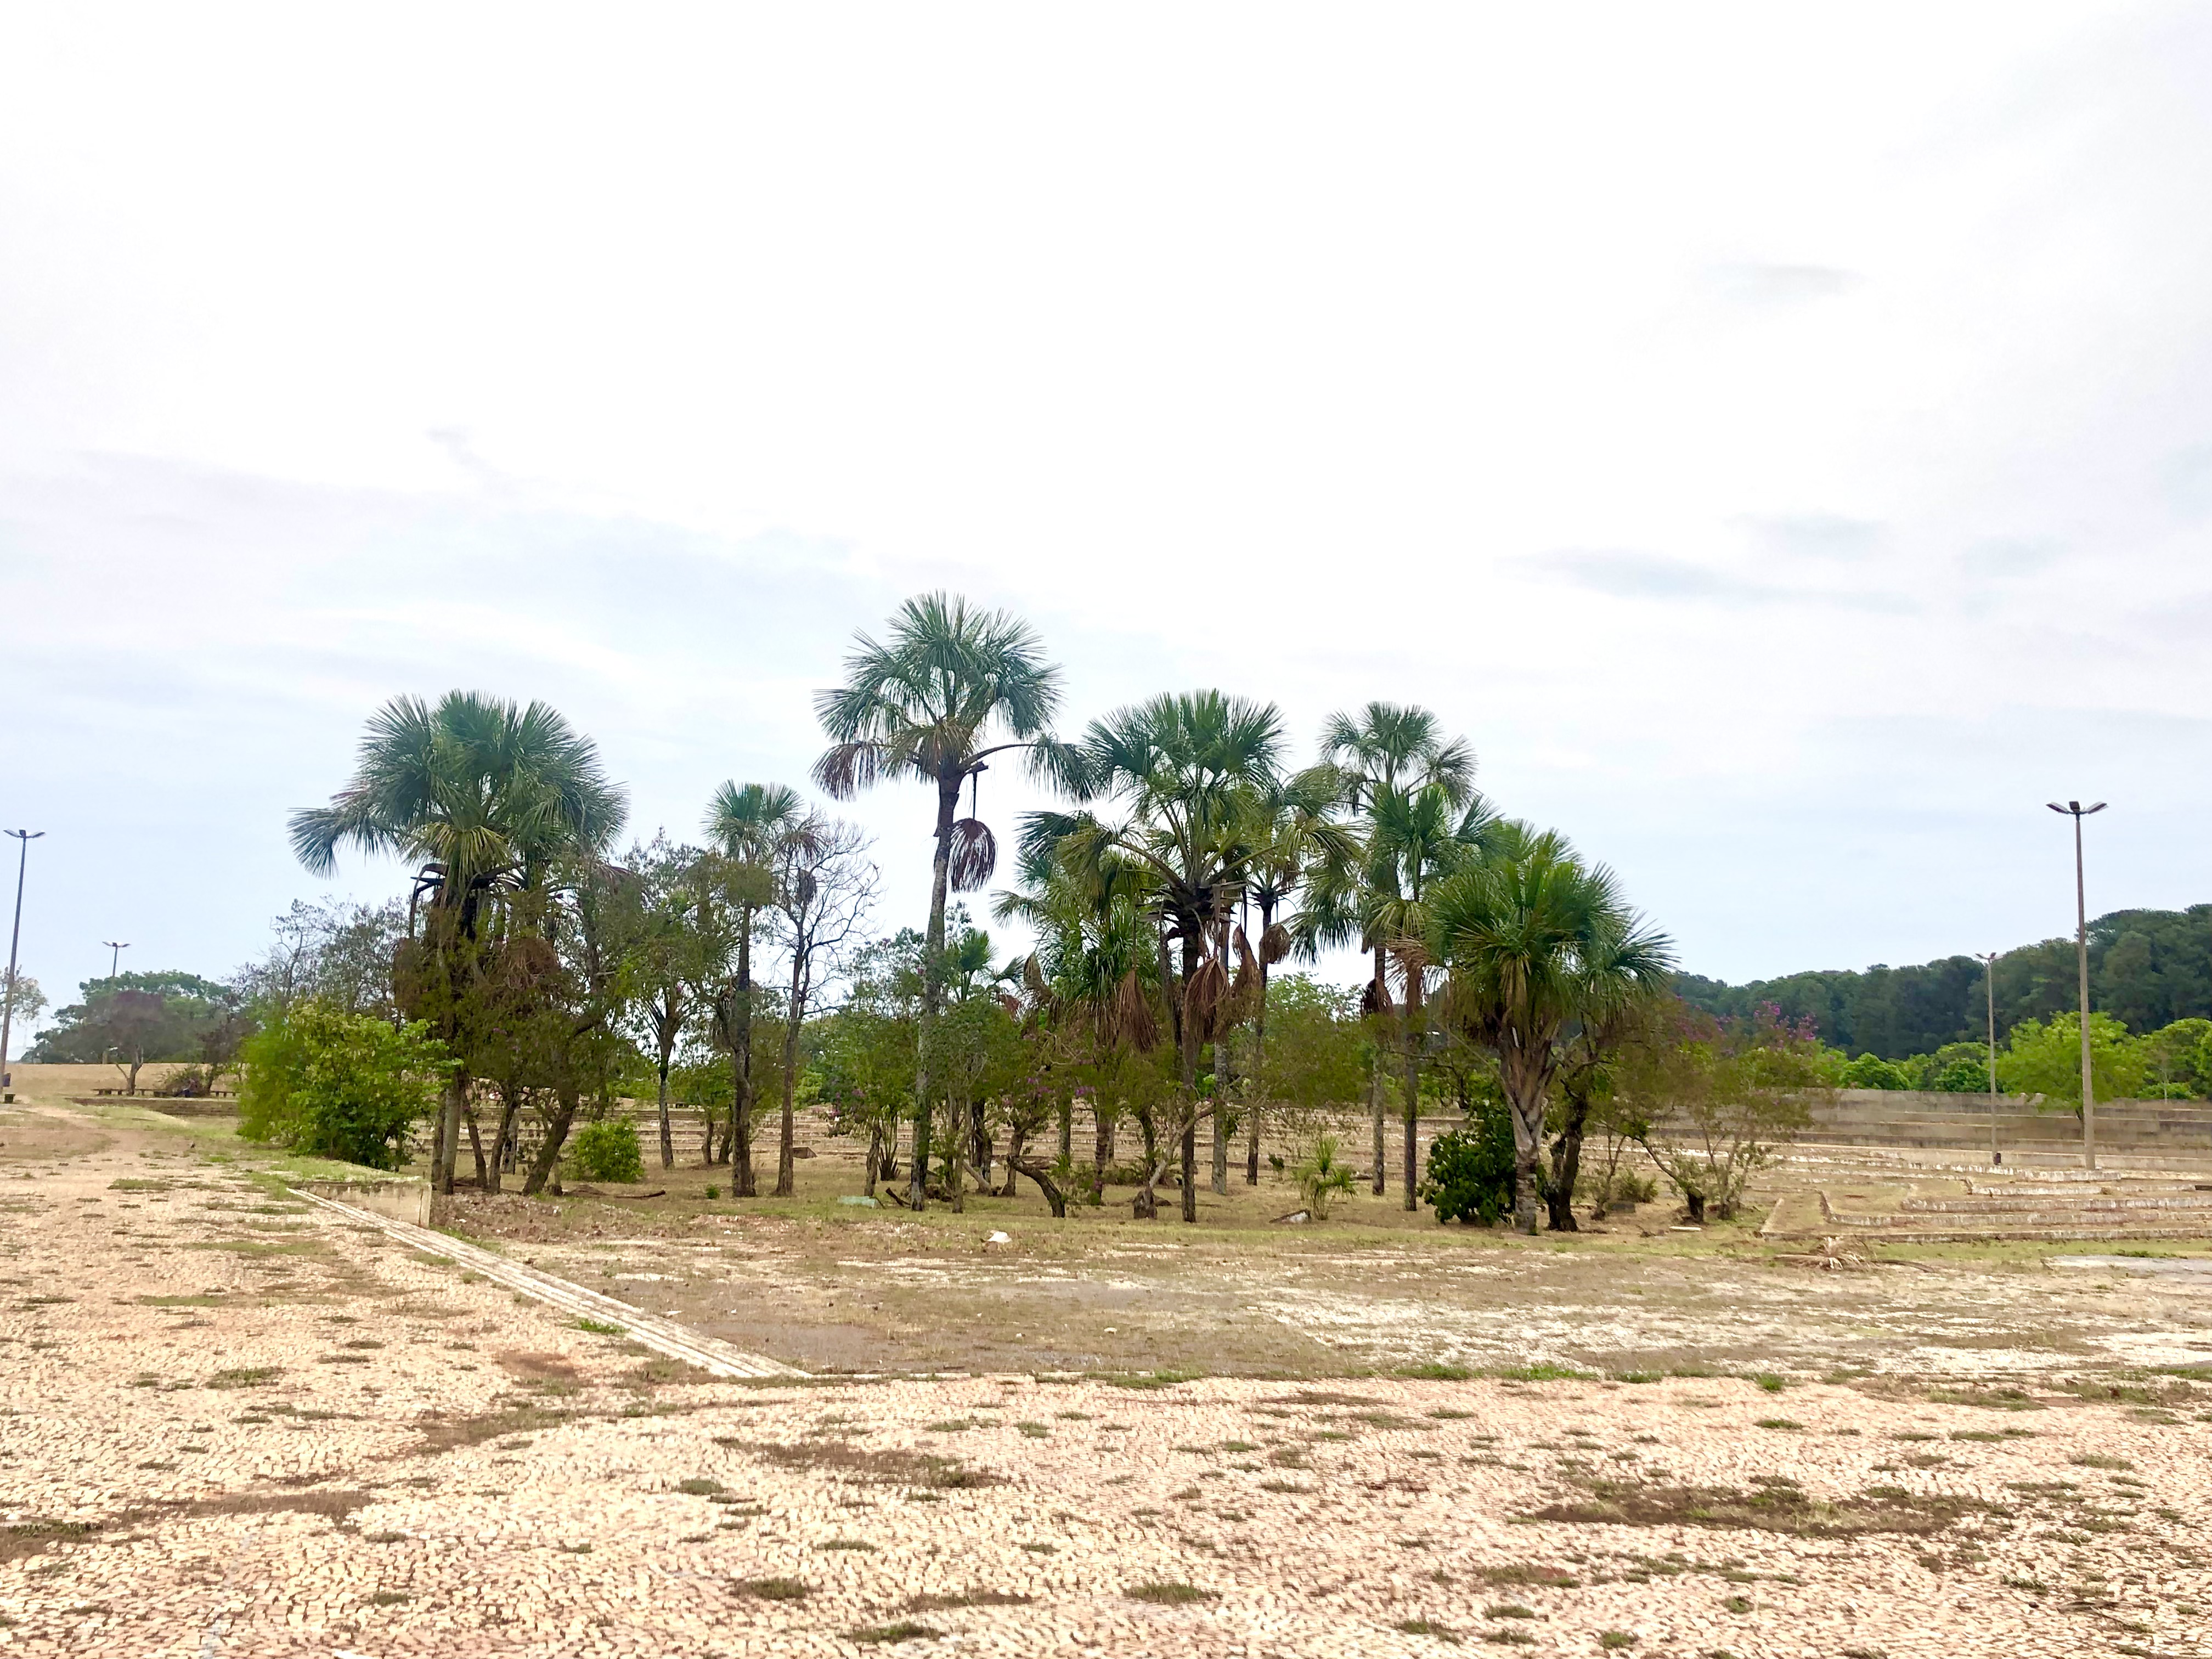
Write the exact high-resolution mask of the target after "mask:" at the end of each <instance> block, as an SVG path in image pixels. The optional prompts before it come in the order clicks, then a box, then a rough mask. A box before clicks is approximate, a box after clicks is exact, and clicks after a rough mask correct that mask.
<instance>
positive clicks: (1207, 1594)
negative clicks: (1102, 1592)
mask: <svg viewBox="0 0 2212 1659" xmlns="http://www.w3.org/2000/svg"><path fill="white" fill-rule="evenodd" d="M1121 1593H1122V1594H1123V1595H1126V1596H1127V1597H1128V1598H1129V1599H1130V1600H1131V1601H1150V1602H1151V1603H1152V1605H1153V1606H1155V1607H1188V1606H1189V1604H1190V1603H1192V1602H1193V1601H1212V1599H1213V1592H1212V1590H1205V1589H1199V1587H1198V1586H1197V1585H1195V1584H1184V1583H1175V1582H1171V1581H1167V1580H1162V1581H1158V1582H1156V1583H1146V1584H1132V1585H1130V1586H1129V1588H1128V1589H1126V1590H1124V1591H1122V1592H1121Z"/></svg>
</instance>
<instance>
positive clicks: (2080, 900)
mask: <svg viewBox="0 0 2212 1659" xmlns="http://www.w3.org/2000/svg"><path fill="white" fill-rule="evenodd" d="M2045 805H2047V806H2049V807H2050V808H2051V811H2054V812H2057V813H2060V814H2063V816H2065V817H2070V818H2072V819H2073V820H2074V954H2075V960H2076V963H2077V965H2078V966H2079V967H2080V969H2081V1167H2082V1168H2083V1169H2085V1170H2093V1169H2095V1168H2096V1167H2097V1091H2096V1088H2095V1086H2094V1085H2093V1084H2092V1083H2091V1082H2090V1080H2089V902H2088V896H2087V895H2088V889H2087V887H2086V886H2085V885H2084V884H2083V882H2082V878H2081V820H2082V819H2083V818H2086V817H2088V816H2089V814H2090V813H2092V812H2101V811H2104V810H2105V803H2104V802H2103V801H2099V802H2097V803H2096V804H2095V805H2093V806H2084V805H2081V802H2080V801H2078V800H2069V801H2068V802H2067V803H2066V805H2063V806H2061V805H2059V804H2058V803H2057V801H2055V800H2054V801H2046V802H2045Z"/></svg>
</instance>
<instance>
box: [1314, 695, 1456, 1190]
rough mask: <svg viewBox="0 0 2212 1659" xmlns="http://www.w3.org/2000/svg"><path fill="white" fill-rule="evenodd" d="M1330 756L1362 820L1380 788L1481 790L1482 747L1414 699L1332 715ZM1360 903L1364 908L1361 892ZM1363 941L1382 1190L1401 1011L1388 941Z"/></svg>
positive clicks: (1448, 793)
mask: <svg viewBox="0 0 2212 1659" xmlns="http://www.w3.org/2000/svg"><path fill="white" fill-rule="evenodd" d="M1322 764H1323V765H1325V766H1327V767H1329V768H1331V769H1333V770H1334V773H1335V775H1336V778H1337V782H1338V790H1339V793H1340V797H1341V799H1342V801H1343V804H1344V805H1345V808H1346V811H1349V812H1351V814H1352V817H1354V819H1355V820H1358V819H1364V818H1365V817H1367V816H1368V815H1369V814H1370V811H1371V810H1372V808H1373V805H1374V803H1375V799H1376V795H1377V794H1378V793H1380V792H1381V791H1383V790H1385V789H1397V790H1411V789H1419V788H1424V787H1429V786H1431V785H1433V786H1435V787H1437V788H1440V789H1442V790H1443V792H1444V794H1445V798H1446V799H1448V800H1449V802H1450V804H1451V805H1454V806H1455V807H1458V806H1464V805H1467V804H1468V801H1469V800H1470V799H1472V798H1473V796H1474V750H1471V749H1469V748H1468V746H1467V743H1466V740H1465V739H1464V738H1446V737H1445V736H1444V735H1443V729H1442V728H1441V727H1440V726H1439V725H1438V724H1437V717H1436V716H1435V715H1434V714H1431V713H1430V712H1429V711H1428V710H1427V709H1425V708H1419V707H1418V706H1417V705H1414V704H1410V703H1395V702H1370V703H1369V704H1368V705H1367V706H1366V707H1365V708H1362V709H1360V710H1358V712H1357V713H1356V714H1352V713H1345V714H1333V715H1331V716H1330V717H1329V719H1328V724H1327V725H1325V726H1323V727H1322ZM1352 908H1361V907H1360V906H1359V905H1358V902H1357V900H1356V899H1355V900H1354V901H1353V902H1352ZM1360 948H1361V949H1362V950H1364V951H1371V952H1372V953H1373V954H1374V957H1375V967H1374V972H1373V975H1372V976H1371V977H1370V979H1369V981H1368V986H1367V992H1366V994H1365V996H1364V998H1363V999H1362V1004H1361V1006H1362V1008H1363V1011H1364V1012H1365V1013H1366V1014H1367V1015H1368V1016H1369V1017H1370V1018H1371V1019H1372V1020H1373V1021H1374V1023H1375V1026H1376V1066H1375V1070H1374V1072H1373V1073H1372V1074H1371V1076H1370V1084H1369V1106H1370V1110H1371V1113H1372V1115H1373V1119H1374V1127H1375V1182H1374V1187H1375V1193H1376V1196H1377V1197H1380V1196H1381V1195H1382V1194H1383V1191H1384V1190H1385V1188H1387V1186H1388V1184H1389V1182H1388V1179H1387V1177H1386V1176H1385V1175H1384V1173H1383V1171H1384V1169H1385V1166H1386V1165H1387V1164H1388V1162H1389V1160H1388V1159H1387V1158H1385V1157H1384V1155H1383V1065H1382V1050H1383V1043H1382V1028H1383V1025H1384V1024H1385V1023H1386V1022H1387V1021H1388V1020H1389V1018H1390V1016H1391V1014H1392V1012H1393V1010H1392V1008H1391V1006H1390V986H1389V976H1388V974H1389V952H1388V950H1387V948H1386V946H1385V945H1384V944H1383V941H1382V940H1380V939H1375V938H1373V937H1371V936H1368V935H1365V934H1363V935H1362V937H1361V939H1360Z"/></svg>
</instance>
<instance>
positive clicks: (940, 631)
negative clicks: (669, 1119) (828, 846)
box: [814, 593, 1067, 1209]
mask: <svg viewBox="0 0 2212 1659" xmlns="http://www.w3.org/2000/svg"><path fill="white" fill-rule="evenodd" d="M888 635H889V637H888V638H887V639H886V640H885V641H882V642H880V643H879V642H878V641H875V640H873V639H871V638H870V637H869V636H868V635H866V634H862V635H859V636H858V638H857V640H856V641H855V646H854V651H853V653H852V654H851V655H850V656H848V658H847V659H845V670H846V680H845V684H843V685H842V686H837V687H836V688H834V689H832V690H825V691H823V692H820V693H818V694H817V696H816V697H815V700H814V708H815V713H816V714H817V716H818V717H819V719H820V720H821V722H822V728H823V732H825V733H826V734H827V735H828V736H829V741H830V747H829V750H827V751H826V752H824V753H823V757H822V758H821V759H820V760H819V761H817V763H815V768H814V779H815V781H816V782H817V784H818V785H820V786H821V787H822V789H823V791H824V792H825V793H828V794H829V796H830V797H831V798H832V799H836V800H846V799H850V798H851V797H852V796H853V795H854V794H855V793H858V792H859V791H860V790H862V789H865V788H867V787H870V786H872V785H873V784H874V783H876V782H877V781H879V780H881V779H884V778H917V779H920V780H921V781H925V782H927V783H928V784H929V785H931V786H932V787H933V788H934V789H935V790H936V792H937V829H936V845H935V850H934V852H933V854H932V855H931V860H930V883H929V927H928V930H927V933H926V934H925V936H924V943H923V952H922V963H923V980H922V998H921V1030H920V1041H921V1057H920V1060H919V1061H918V1063H917V1065H916V1068H915V1149H916V1152H915V1158H914V1164H913V1180H912V1186H911V1189H910V1191H909V1193H908V1202H909V1203H911V1204H912V1205H913V1206H915V1208H917V1209H919V1208H920V1207H921V1206H922V1204H923V1203H924V1202H925V1201H926V1197H927V1195H926V1194H925V1193H924V1190H923V1186H924V1182H925V1180H926V1178H927V1162H928V1160H927V1152H926V1149H927V1146H928V1142H929V1114H930V1106H931V1099H932V1093H931V1091H932V1090H933V1088H935V1087H939V1086H941V1081H940V1079H938V1078H937V1076H936V1074H935V1072H934V1069H933V1067H934V1062H933V1059H932V1056H931V1047H932V1043H933V1040H934V1036H935V1031H936V1025H937V1019H938V1015H939V1010H940V1009H941V1008H942V1006H943V1004H944V985H943V981H942V980H941V978H940V977H939V975H940V973H941V971H942V965H943V957H944V951H945V903H946V897H947V895H948V894H950V893H956V892H972V891H974V890H975V889H977V888H980V887H981V886H982V885H983V884H985V883H987V881H989V880H990V878H991V875H992V872H993V871H994V869H996V868H997V866H998V843H997V842H996V841H995V840H994V837H993V836H992V834H991V831H990V829H989V827H988V826H987V825H986V824H985V823H983V821H982V819H981V817H977V816H975V810H976V809H975V806H974V805H972V804H971V807H970V811H969V816H968V817H964V818H963V817H960V816H959V809H960V792H961V789H962V788H963V787H969V788H970V789H971V790H972V791H974V792H975V794H976V795H978V796H980V793H981V792H980V784H979V782H978V781H979V780H980V778H981V774H982V773H983V772H984V771H985V770H986V769H987V766H988V763H989V761H990V759H991V757H993V756H994V755H999V754H1002V753H1005V752H1007V751H1009V750H1022V751H1024V752H1026V753H1027V754H1028V755H1029V757H1030V762H1031V766H1032V769H1034V770H1036V771H1038V772H1040V773H1041V774H1042V775H1050V776H1059V775H1064V774H1065V771H1066V762H1067V757H1066V753H1065V751H1064V750H1062V749H1061V748H1060V745H1059V744H1055V743H1054V741H1053V740H1052V738H1051V734H1050V727H1051V725H1052V718H1053V714H1054V711H1055V710H1056V709H1057V708H1058V707H1059V703H1060V670H1059V669H1058V668H1056V667H1054V666H1053V665H1050V664H1048V663H1047V662H1046V661H1045V659H1044V653H1043V649H1042V645H1041V644H1040V643H1039V641H1038V640H1037V637H1036V635H1035V634H1034V633H1033V632H1031V630H1030V627H1029V624H1028V623H1024V622H1022V621H1021V620H1019V619H1018V618H1017V617H1012V616H1011V615H1009V614H1007V613H1006V612H1005V611H981V610H974V609H970V608H969V604H968V602H967V600H965V599H957V598H954V597H951V596H950V595H947V594H945V593H929V594H925V595H922V596H921V597H920V598H918V599H908V601H907V602H906V603H905V604H904V605H902V606H900V607H899V610H898V612H897V614H896V616H894V617H892V618H891V623H890V629H889V630H888Z"/></svg>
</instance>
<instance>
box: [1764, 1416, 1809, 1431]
mask: <svg viewBox="0 0 2212 1659" xmlns="http://www.w3.org/2000/svg"><path fill="white" fill-rule="evenodd" d="M1758 1426H1759V1427H1760V1428H1762V1429H1802V1428H1803V1427H1804V1426H1805V1425H1803V1424H1802V1423H1800V1422H1799V1421H1797V1419H1795V1418H1793V1417H1762V1418H1760V1419H1759V1422H1758Z"/></svg>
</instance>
